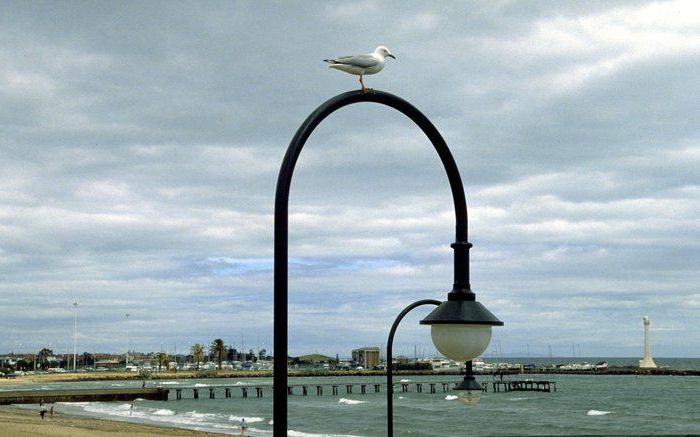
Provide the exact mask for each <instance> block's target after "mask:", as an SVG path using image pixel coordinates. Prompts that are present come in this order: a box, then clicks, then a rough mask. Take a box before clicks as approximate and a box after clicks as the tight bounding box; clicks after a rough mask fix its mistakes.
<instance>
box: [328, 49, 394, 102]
mask: <svg viewBox="0 0 700 437" xmlns="http://www.w3.org/2000/svg"><path fill="white" fill-rule="evenodd" d="M387 57H389V58H394V59H396V56H394V55H392V54H391V52H390V51H389V49H388V48H386V47H384V46H379V47H377V48H376V49H375V50H374V53H367V54H366V55H355V56H342V57H340V58H334V59H324V60H323V61H324V62H328V63H329V64H331V65H329V66H328V68H335V69H336V70H340V71H344V72H346V73H350V74H354V75H356V76H360V85H362V92H363V93H366V92H367V89H368V88H367V87H366V86H365V83H364V82H362V76H363V75H365V74H375V73H379V72H380V71H382V68H384V61H385V59H386V58H387Z"/></svg>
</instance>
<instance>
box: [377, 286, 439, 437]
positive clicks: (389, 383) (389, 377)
mask: <svg viewBox="0 0 700 437" xmlns="http://www.w3.org/2000/svg"><path fill="white" fill-rule="evenodd" d="M441 303H442V302H440V301H439V300H435V299H423V300H419V301H417V302H413V303H412V304H411V305H409V306H407V307H406V308H404V310H403V311H401V313H400V314H399V315H398V317H396V320H394V324H393V325H391V330H390V331H389V339H388V340H387V342H386V415H387V421H386V429H387V436H389V437H393V435H394V381H393V378H394V376H393V363H392V359H393V358H392V353H393V349H394V334H395V333H396V328H398V327H399V323H400V322H401V320H403V318H404V317H405V316H406V314H408V313H409V312H410V311H411V310H413V309H414V308H417V307H419V306H421V305H436V306H437V305H440V304H441Z"/></svg>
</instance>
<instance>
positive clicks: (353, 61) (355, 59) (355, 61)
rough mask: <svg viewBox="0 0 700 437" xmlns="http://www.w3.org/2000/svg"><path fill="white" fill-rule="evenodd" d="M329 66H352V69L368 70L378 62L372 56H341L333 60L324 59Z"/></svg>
mask: <svg viewBox="0 0 700 437" xmlns="http://www.w3.org/2000/svg"><path fill="white" fill-rule="evenodd" d="M324 61H325V62H329V63H331V64H344V65H352V66H353V67H360V68H369V67H374V66H375V65H377V64H378V63H379V60H378V59H377V58H375V57H374V56H372V55H355V56H342V57H340V58H335V59H324Z"/></svg>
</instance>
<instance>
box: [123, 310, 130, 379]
mask: <svg viewBox="0 0 700 437" xmlns="http://www.w3.org/2000/svg"><path fill="white" fill-rule="evenodd" d="M127 367H129V313H126V364H125V365H124V368H127Z"/></svg>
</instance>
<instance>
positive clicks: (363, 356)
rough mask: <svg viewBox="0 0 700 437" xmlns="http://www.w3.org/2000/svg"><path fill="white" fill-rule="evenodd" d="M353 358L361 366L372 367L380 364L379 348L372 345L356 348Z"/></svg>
mask: <svg viewBox="0 0 700 437" xmlns="http://www.w3.org/2000/svg"><path fill="white" fill-rule="evenodd" d="M352 360H353V361H354V362H356V363H357V364H359V365H360V366H364V368H365V369H372V368H374V367H376V366H378V365H379V348H378V347H376V346H370V347H362V348H359V349H354V350H353V351H352Z"/></svg>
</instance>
